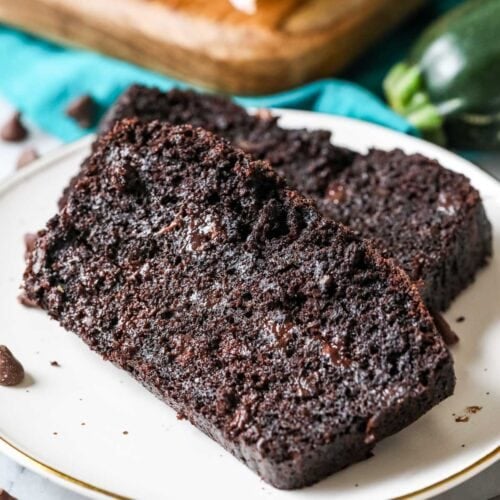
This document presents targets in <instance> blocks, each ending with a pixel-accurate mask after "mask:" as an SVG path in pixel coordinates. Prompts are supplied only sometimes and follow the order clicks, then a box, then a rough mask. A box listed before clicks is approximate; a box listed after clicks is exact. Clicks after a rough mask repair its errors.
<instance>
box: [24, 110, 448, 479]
mask: <svg viewBox="0 0 500 500" xmlns="http://www.w3.org/2000/svg"><path fill="white" fill-rule="evenodd" d="M24 288H25V292H26V293H27V295H28V297H29V298H30V299H31V300H33V301H35V302H36V303H37V304H39V305H40V306H41V307H42V308H43V309H45V310H46V311H48V313H49V314H50V316H51V317H52V318H54V319H56V320H57V321H59V323H60V324H61V325H62V326H63V327H64V328H66V329H67V330H70V331H72V332H75V333H76V334H78V335H79V336H80V337H81V338H82V339H83V340H84V341H85V342H86V343H87V344H88V345H89V346H90V347H91V348H92V349H94V350H95V351H97V352H98V353H100V354H101V355H102V356H103V357H104V358H105V359H107V360H110V361H112V362H113V363H115V364H116V365H118V366H120V367H122V368H123V369H124V370H126V371H127V372H129V373H130V374H131V375H132V376H133V377H135V378H136V379H137V380H139V381H141V382H142V383H143V384H144V385H145V386H146V387H147V388H148V389H150V390H151V391H152V392H154V393H155V394H156V395H157V396H159V397H160V398H161V399H163V400H164V401H165V402H166V403H168V404H169V405H170V406H172V407H173V408H174V409H175V410H176V411H178V412H179V413H180V414H181V415H182V416H184V417H186V418H187V419H189V420H190V421H191V422H192V423H193V424H194V425H195V426H197V427H198V428H199V429H201V430H202V431H204V432H205V433H206V434H208V435H209V436H210V437H212V438H213V439H214V440H215V441H217V442H218V443H220V444H221V445H222V446H224V447H225V448H226V449H227V450H229V451H230V452H231V453H233V454H234V455H235V456H236V457H237V458H239V459H240V460H241V461H242V462H244V463H245V464H246V465H248V467H250V468H251V469H253V470H254V471H255V472H256V473H257V474H259V475H260V476H261V477H262V478H263V479H264V480H265V481H267V482H269V483H270V484H272V485H274V486H276V487H278V488H286V489H288V488H299V487H302V486H305V485H309V484H312V483H314V482H316V481H318V480H320V479H321V478H323V477H325V476H327V475H329V474H330V473H332V472H334V471H336V470H339V469H341V468H343V467H345V466H347V465H349V464H351V463H353V462H356V461H358V460H361V459H364V458H366V457H367V456H369V454H370V451H371V450H372V448H373V447H374V446H375V444H376V443H377V442H378V441H379V440H380V439H382V438H384V437H385V436H388V435H390V434H392V433H394V432H397V431H398V430H400V429H402V428H403V427H405V426H407V425H408V424H410V423H411V422H413V421H414V420H415V419H417V418H418V417H420V416H421V415H422V414H424V413H425V412H426V411H428V410H429V409H430V408H432V407H433V406H434V405H436V404H437V403H438V402H440V401H441V400H442V399H444V398H446V397H447V396H449V395H450V394H451V393H452V392H453V388H454V383H455V378H454V372H453V365H452V359H451V356H450V354H449V352H448V350H447V348H446V346H445V345H444V343H443V340H442V339H441V337H440V336H439V335H438V334H437V332H436V329H435V326H434V323H433V320H432V318H431V317H430V316H429V313H428V312H427V309H426V308H425V306H424V304H423V302H422V301H421V299H420V296H419V293H418V291H417V289H416V287H415V285H414V284H412V283H411V281H410V280H409V279H408V277H407V275H406V274H405V273H404V272H402V271H401V270H400V269H399V268H397V267H395V266H394V265H393V263H392V262H391V261H389V260H386V259H384V258H382V257H381V256H380V255H379V254H378V253H377V252H376V251H374V250H373V249H372V247H371V245H370V244H369V243H368V242H365V241H363V240H361V239H359V238H358V237H357V236H356V235H354V234H353V233H352V232H351V231H350V230H349V229H347V228H346V227H344V226H343V225H341V224H337V223H336V222H334V221H332V220H329V219H327V218H325V217H323V216H322V215H321V214H320V213H319V212H318V211H317V209H316V208H315V207H314V206H313V204H312V202H310V201H308V200H307V199H306V198H304V197H302V196H301V195H300V194H298V193H297V192H295V191H293V190H291V189H289V188H287V187H286V185H285V182H284V181H283V179H282V178H280V177H279V176H278V175H277V174H276V173H275V172H274V171H273V170H272V169H271V168H270V167H269V166H268V165H267V164H266V163H265V162H261V161H254V160H253V159H252V158H251V157H250V156H249V155H247V154H245V153H243V152H242V151H240V150H236V149H233V148H232V146H231V145H230V144H229V143H228V142H226V141H225V140H223V139H220V138H218V137H216V136H214V135H212V134H211V133H209V132H207V131H204V130H202V129H194V128H192V127H191V126H171V125H168V124H166V123H160V122H150V123H147V124H144V123H140V122H138V121H136V120H124V121H122V122H119V123H117V124H116V125H115V127H114V128H113V130H112V131H111V132H110V133H108V134H105V135H103V136H102V137H100V138H99V140H98V141H97V143H96V144H95V145H94V149H93V153H92V155H91V156H90V157H89V158H88V160H87V161H86V162H85V164H84V166H83V167H82V171H81V173H80V176H79V178H78V179H77V180H75V181H74V183H73V187H72V189H71V190H70V191H69V192H68V193H67V198H66V201H65V203H64V204H63V207H62V208H61V210H60V211H59V213H58V214H57V215H56V216H54V217H53V218H52V219H51V220H50V221H49V222H48V224H47V226H46V229H45V230H43V231H41V232H40V233H39V235H38V238H37V240H36V243H35V247H34V249H33V251H32V253H31V255H30V257H29V259H28V265H27V269H26V272H25V280H24Z"/></svg>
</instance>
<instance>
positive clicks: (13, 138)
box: [0, 112, 28, 142]
mask: <svg viewBox="0 0 500 500" xmlns="http://www.w3.org/2000/svg"><path fill="white" fill-rule="evenodd" d="M27 136H28V130H27V129H26V127H25V126H24V125H23V122H22V121H21V113H19V112H16V113H14V114H13V115H12V117H11V118H9V119H8V120H7V121H6V122H5V123H4V125H3V127H2V129H1V130H0V137H1V138H2V139H3V140H4V141H7V142H20V141H24V139H26V137H27Z"/></svg>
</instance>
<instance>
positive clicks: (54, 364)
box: [50, 361, 61, 368]
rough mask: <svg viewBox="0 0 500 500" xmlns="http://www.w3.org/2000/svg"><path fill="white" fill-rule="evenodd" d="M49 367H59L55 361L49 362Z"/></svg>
mask: <svg viewBox="0 0 500 500" xmlns="http://www.w3.org/2000/svg"><path fill="white" fill-rule="evenodd" d="M50 366H57V367H58V368H59V367H60V366H61V365H60V364H59V363H58V362H57V361H51V362H50Z"/></svg>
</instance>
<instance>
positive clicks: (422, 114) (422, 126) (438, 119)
mask: <svg viewBox="0 0 500 500" xmlns="http://www.w3.org/2000/svg"><path fill="white" fill-rule="evenodd" d="M383 87H384V92H385V95H386V98H387V101H388V102H389V105H390V106H391V108H392V109H393V110H394V111H396V113H399V114H400V115H402V116H404V117H405V118H406V119H407V120H408V121H409V122H410V123H411V124H412V125H413V126H414V127H415V128H416V129H417V130H418V131H419V132H420V133H421V134H422V136H423V137H425V138H426V139H429V140H432V141H433V142H438V143H440V144H443V143H444V132H443V121H444V120H443V117H442V116H441V115H440V113H439V111H438V108H437V107H436V106H434V104H432V102H431V100H430V99H429V96H428V94H427V92H426V90H425V83H424V80H423V78H422V72H421V71H420V68H419V67H418V66H417V65H409V64H407V63H398V64H396V65H395V66H394V67H393V68H392V69H391V71H389V73H388V75H387V76H386V78H385V80H384V83H383Z"/></svg>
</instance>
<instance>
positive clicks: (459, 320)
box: [455, 316, 465, 323]
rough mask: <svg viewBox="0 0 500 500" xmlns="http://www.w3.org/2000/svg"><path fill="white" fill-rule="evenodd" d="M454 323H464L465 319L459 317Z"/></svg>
mask: <svg viewBox="0 0 500 500" xmlns="http://www.w3.org/2000/svg"><path fill="white" fill-rule="evenodd" d="M455 321H456V322H457V323H462V321H465V317H464V316H459V317H458V318H457V319H456V320H455Z"/></svg>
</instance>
